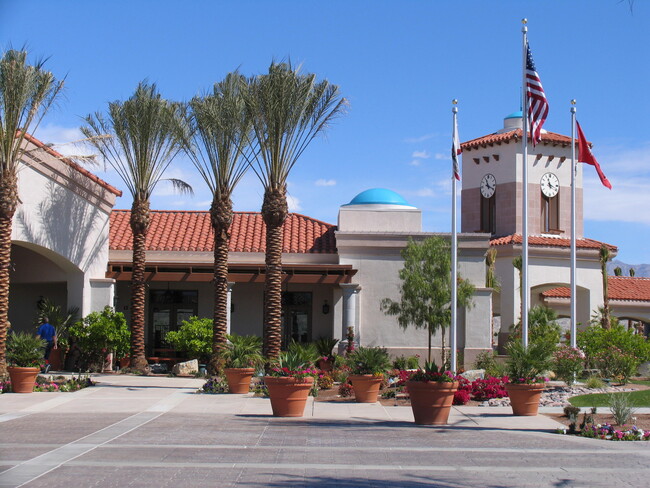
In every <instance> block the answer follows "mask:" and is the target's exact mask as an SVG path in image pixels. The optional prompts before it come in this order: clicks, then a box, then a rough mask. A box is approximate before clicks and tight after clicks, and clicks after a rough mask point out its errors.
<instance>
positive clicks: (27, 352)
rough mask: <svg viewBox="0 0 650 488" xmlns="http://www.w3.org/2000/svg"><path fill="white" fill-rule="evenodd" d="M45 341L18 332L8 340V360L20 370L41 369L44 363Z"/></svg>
mask: <svg viewBox="0 0 650 488" xmlns="http://www.w3.org/2000/svg"><path fill="white" fill-rule="evenodd" d="M44 351H45V341H44V340H43V339H41V338H40V337H37V336H35V335H32V334H29V333H27V332H16V333H14V334H10V335H9V339H8V340H7V360H8V361H9V364H10V365H11V366H17V367H19V368H32V367H37V368H38V367H40V366H41V363H42V362H43V352H44Z"/></svg>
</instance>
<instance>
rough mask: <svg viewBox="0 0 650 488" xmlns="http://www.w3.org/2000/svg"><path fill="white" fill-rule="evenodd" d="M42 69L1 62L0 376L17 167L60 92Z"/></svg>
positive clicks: (13, 59) (23, 56)
mask: <svg viewBox="0 0 650 488" xmlns="http://www.w3.org/2000/svg"><path fill="white" fill-rule="evenodd" d="M63 84H64V80H57V79H56V78H55V77H54V75H53V74H52V73H51V72H50V71H47V70H46V69H45V68H44V61H36V62H35V63H34V64H27V52H26V51H17V50H13V49H11V50H8V51H7V52H5V53H4V54H3V55H2V58H1V59H0V376H3V375H4V374H5V373H6V371H7V361H6V355H5V353H6V344H7V331H8V329H9V320H8V314H9V269H10V267H11V223H12V220H13V217H14V214H15V213H16V208H17V207H18V203H19V200H18V166H19V164H20V158H21V156H22V155H23V151H24V150H25V148H24V139H25V134H28V133H31V132H34V131H35V130H36V128H37V127H38V124H39V123H40V121H41V120H42V119H43V116H44V115H45V114H46V113H47V111H48V110H49V109H50V108H51V107H52V104H53V103H54V102H55V101H56V99H57V97H58V95H59V94H60V93H61V89H62V88H63Z"/></svg>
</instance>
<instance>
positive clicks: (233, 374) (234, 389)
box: [223, 368, 255, 394]
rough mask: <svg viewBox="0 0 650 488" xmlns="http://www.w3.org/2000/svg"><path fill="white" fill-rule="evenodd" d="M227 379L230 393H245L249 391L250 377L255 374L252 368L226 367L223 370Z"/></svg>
mask: <svg viewBox="0 0 650 488" xmlns="http://www.w3.org/2000/svg"><path fill="white" fill-rule="evenodd" d="M223 372H224V373H225V375H226V379H227V380H228V391H229V392H230V393H238V394H245V393H248V392H249V391H250V387H251V378H252V377H253V375H254V374H255V369H253V368H226V369H224V370H223Z"/></svg>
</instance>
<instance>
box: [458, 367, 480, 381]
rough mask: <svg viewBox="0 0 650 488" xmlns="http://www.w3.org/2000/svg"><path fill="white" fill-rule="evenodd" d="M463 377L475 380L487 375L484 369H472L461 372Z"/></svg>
mask: <svg viewBox="0 0 650 488" xmlns="http://www.w3.org/2000/svg"><path fill="white" fill-rule="evenodd" d="M461 376H462V377H463V378H466V379H467V380H469V381H474V380H478V379H481V380H482V379H483V378H484V377H485V370H484V369H470V370H468V371H465V372H464V373H462V374H461Z"/></svg>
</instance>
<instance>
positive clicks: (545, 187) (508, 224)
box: [461, 112, 583, 238]
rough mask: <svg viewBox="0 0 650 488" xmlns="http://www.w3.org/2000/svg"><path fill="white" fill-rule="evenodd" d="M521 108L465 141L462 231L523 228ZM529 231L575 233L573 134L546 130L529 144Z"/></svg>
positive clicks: (579, 230)
mask: <svg viewBox="0 0 650 488" xmlns="http://www.w3.org/2000/svg"><path fill="white" fill-rule="evenodd" d="M521 137H522V118H521V112H515V113H513V114H510V115H508V116H507V117H506V118H505V119H504V124H503V128H502V129H500V130H498V131H496V132H494V133H492V134H489V135H487V136H483V137H479V138H477V139H473V140H471V141H467V142H464V143H463V144H461V147H462V149H463V170H462V179H461V183H462V205H461V230H462V232H488V233H490V234H492V235H493V236H494V237H499V236H506V235H512V234H521V232H522V202H521V198H522V193H523V192H522V189H523V187H522V185H523V178H522V164H521V163H522V157H523V151H522V148H521ZM528 165H529V166H528V199H529V200H528V228H529V234H530V235H531V236H533V235H552V236H562V237H568V236H569V235H570V233H571V138H570V137H567V136H564V135H561V134H555V133H553V132H547V131H544V130H543V131H542V141H541V143H539V144H538V145H537V146H535V147H534V148H533V147H532V145H529V146H528ZM576 234H577V237H578V238H581V237H582V235H583V213H582V168H581V165H577V174H576Z"/></svg>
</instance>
